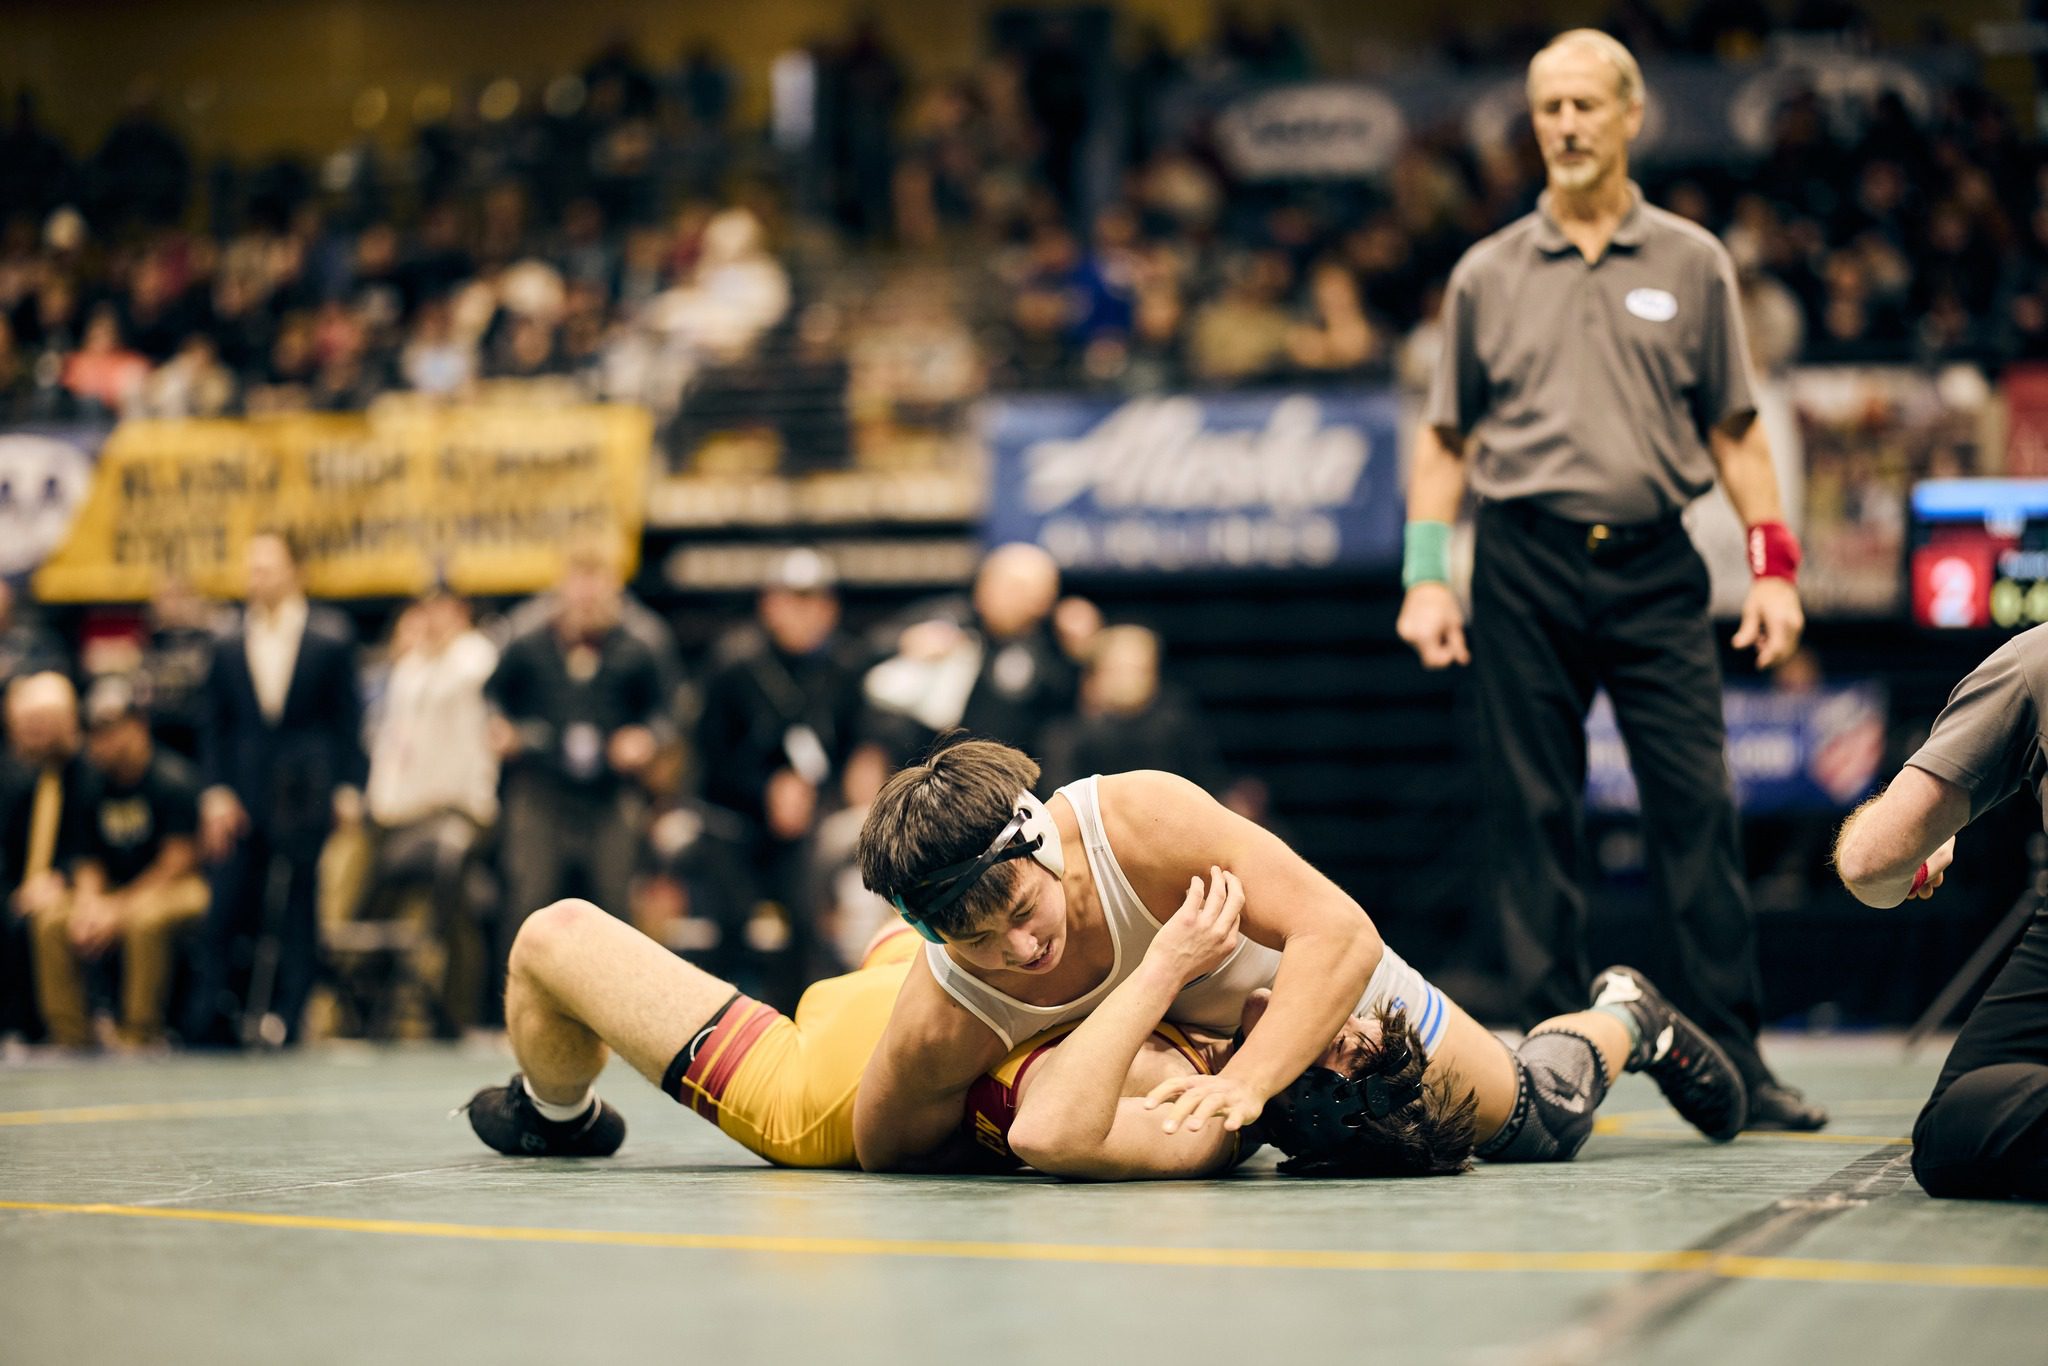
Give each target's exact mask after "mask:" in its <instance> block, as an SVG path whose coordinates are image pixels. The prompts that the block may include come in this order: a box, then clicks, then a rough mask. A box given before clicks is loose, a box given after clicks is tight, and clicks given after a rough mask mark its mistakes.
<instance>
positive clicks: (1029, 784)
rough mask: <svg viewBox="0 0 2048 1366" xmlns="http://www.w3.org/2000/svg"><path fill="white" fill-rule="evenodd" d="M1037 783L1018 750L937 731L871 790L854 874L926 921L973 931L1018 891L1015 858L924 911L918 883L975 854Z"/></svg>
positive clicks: (947, 929) (951, 933) (956, 931)
mask: <svg viewBox="0 0 2048 1366" xmlns="http://www.w3.org/2000/svg"><path fill="white" fill-rule="evenodd" d="M1037 784H1038V763H1037V761H1036V760H1034V759H1032V758H1031V756H1029V755H1028V754H1025V753H1023V752H1022V751H1021V750H1015V749H1012V748H1010V747H1009V746H1008V745H1003V744H997V743H996V742H995V741H993V740H975V739H970V738H969V737H968V734H967V732H965V731H951V732H949V733H947V734H945V735H942V736H940V737H939V739H938V740H937V742H936V743H934V745H933V746H932V750H931V752H930V753H929V754H928V755H927V756H926V757H925V761H924V762H923V763H921V764H912V765H910V766H909V767H907V768H905V769H902V770H901V771H899V772H898V773H897V774H896V775H895V776H894V777H892V778H891V779H889V781H888V782H886V783H884V784H883V785H882V790H881V792H880V793H878V794H877V795H876V797H875V804H874V805H873V806H872V807H870V808H868V818H867V820H866V821H864V822H862V824H861V827H860V843H859V846H858V854H859V858H860V879H861V881H862V882H863V883H865V884H866V885H867V889H868V890H869V891H871V892H873V893H874V894H875V895H877V896H880V897H883V898H885V899H886V898H891V897H898V896H900V897H902V898H903V899H904V901H905V902H906V903H907V904H908V905H909V906H910V909H911V910H912V911H914V912H919V913H920V918H922V919H924V923H925V924H927V925H929V926H930V927H931V928H932V929H934V930H936V931H938V932H939V933H940V934H943V935H946V936H948V937H949V938H957V937H961V936H964V935H968V934H973V933H975V931H976V929H977V928H978V927H979V926H980V925H981V924H982V923H983V922H985V921H987V920H989V919H990V918H991V917H993V916H995V915H997V914H999V913H1001V911H1002V910H1003V909H1004V908H1005V907H1006V906H1008V905H1009V904H1010V902H1011V901H1012V899H1014V898H1015V896H1016V894H1017V882H1016V879H1017V877H1018V875H1019V873H1020V871H1021V869H1022V867H1023V865H1022V863H1021V862H1018V861H1015V860H1013V861H1010V862H1005V863H998V864H996V865H995V866H994V867H992V868H990V869H989V870H988V871H987V872H985V873H983V874H982V875H981V877H980V878H978V879H977V880H976V882H975V884H974V885H973V886H972V887H970V888H968V889H967V891H966V892H965V893H963V894H962V895H961V897H960V898H959V900H957V901H954V902H953V903H952V904H950V905H948V906H945V907H943V908H941V909H939V910H938V911H937V912H935V913H934V914H933V915H931V916H929V917H923V916H922V914H921V913H922V911H923V906H922V904H921V902H920V898H919V891H920V887H919V884H920V883H922V882H923V880H924V879H925V878H926V877H928V876H929V875H930V874H931V873H933V872H935V871H937V870H939V869H942V868H945V867H947V866H948V865H951V864H955V863H960V862H962V861H963V860H968V859H972V858H974V857H976V856H977V855H979V854H981V853H982V852H983V851H985V850H986V849H987V848H988V846H989V843H990V842H991V841H992V840H994V839H995V837H996V836H997V835H999V834H1001V833H1002V831H1003V827H1004V825H1006V824H1008V823H1009V820H1010V818H1011V817H1012V816H1014V815H1016V813H1017V794H1018V793H1019V792H1029V791H1031V790H1032V788H1034V787H1035V786H1037Z"/></svg>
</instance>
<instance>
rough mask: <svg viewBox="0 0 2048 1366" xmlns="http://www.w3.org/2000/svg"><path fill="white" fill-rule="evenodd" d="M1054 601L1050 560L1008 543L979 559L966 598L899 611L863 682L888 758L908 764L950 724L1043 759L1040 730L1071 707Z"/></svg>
mask: <svg viewBox="0 0 2048 1366" xmlns="http://www.w3.org/2000/svg"><path fill="white" fill-rule="evenodd" d="M1059 595H1060V571H1059V566H1058V564H1056V563H1055V562H1054V560H1053V558H1052V556H1050V555H1048V554H1046V553H1045V551H1043V550H1041V549H1039V548H1038V547H1037V546H1035V545H1026V544H1021V543H1013V544H1010V545H1003V546H998V547H996V548H995V549H994V550H992V551H990V552H989V554H988V556H987V557H986V558H985V559H983V560H982V562H981V567H980V569H979V570H978V571H977V572H976V573H975V576H974V588H973V592H972V594H971V596H969V597H964V598H947V599H942V600H940V601H938V602H934V603H927V604H924V605H922V606H920V607H918V608H916V609H913V611H912V612H911V613H909V614H907V615H909V616H910V618H911V624H910V625H908V626H906V627H904V628H903V629H902V630H901V631H900V632H899V633H897V635H896V637H895V640H894V642H893V643H894V646H895V655H894V657H893V658H890V659H888V660H885V661H884V662H883V663H882V664H880V665H878V666H877V667H876V668H875V669H872V670H870V671H869V673H868V677H867V683H866V691H867V696H868V699H869V701H870V702H871V703H873V704H874V705H875V706H876V707H878V708H880V709H881V710H882V711H883V712H884V713H886V714H887V717H886V720H883V721H880V722H879V724H880V725H881V727H882V733H884V734H885V735H886V737H887V739H886V743H887V744H888V746H889V747H890V749H891V751H892V754H891V757H892V758H893V759H895V760H896V761H898V762H907V761H909V760H911V759H914V758H915V757H916V756H917V755H919V754H921V753H923V752H924V750H925V749H927V748H928V747H929V746H930V744H931V741H932V740H933V739H934V738H936V736H937V735H938V733H939V732H942V731H945V730H949V729H951V728H953V727H954V726H960V727H964V728H965V729H967V730H969V731H972V732H973V733H974V734H975V735H977V736H984V737H987V738H991V739H999V740H1001V741H1003V742H1004V743H1005V744H1010V745H1015V746H1017V747H1019V748H1021V749H1024V750H1026V751H1028V752H1030V753H1041V752H1043V751H1042V746H1041V737H1042V734H1043V731H1044V729H1045V726H1046V724H1047V723H1048V722H1050V721H1052V720H1053V719H1054V718H1055V717H1059V716H1064V715H1066V714H1067V713H1068V712H1070V711H1071V710H1073V706H1074V698H1075V689H1076V684H1077V678H1076V672H1075V669H1074V666H1073V664H1072V662H1071V661H1069V660H1068V659H1067V657H1066V655H1065V653H1064V652H1063V651H1062V650H1061V648H1060V644H1059V640H1058V637H1057V636H1056V635H1055V633H1054V631H1053V626H1052V613H1053V608H1054V607H1055V605H1056V604H1057V603H1058V602H1059ZM899 620H900V619H899Z"/></svg>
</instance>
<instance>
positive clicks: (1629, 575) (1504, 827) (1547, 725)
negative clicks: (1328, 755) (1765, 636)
mask: <svg viewBox="0 0 2048 1366" xmlns="http://www.w3.org/2000/svg"><path fill="white" fill-rule="evenodd" d="M1591 531H1592V528H1590V527H1588V526H1587V525H1586V524H1584V523H1579V522H1571V521H1566V520H1565V519H1563V518H1559V517H1555V516H1553V515H1551V514H1549V513H1547V512H1544V511H1542V510H1541V509H1539V508H1537V507H1536V506H1535V505H1534V504H1531V503H1525V502H1509V503H1487V504H1484V505H1482V506H1481V508H1480V510H1479V524H1478V545H1477V558H1476V562H1475V564H1474V566H1473V572H1472V622H1471V629H1470V633H1469V639H1470V645H1471V650H1472V672H1473V680H1474V685H1475V689H1476V691H1477V694H1478V701H1479V715H1480V742H1481V743H1480V752H1481V755H1482V759H1483V761H1484V764H1485V772H1484V775H1483V782H1484V788H1485V798H1484V806H1485V809H1486V816H1487V822H1486V827H1485V828H1486V833H1487V845H1486V847H1487V850H1488V853H1489V854H1490V856H1491V864H1492V867H1491V869H1490V872H1491V885H1492V899H1493V902H1494V906H1495V909H1496V911H1497V913H1498V915H1499V918H1500V923H1501V927H1502V936H1503V945H1504V950H1505V954H1506V966H1507V970H1508V975H1509V979H1510V984H1511V986H1512V987H1513V988H1514V990H1515V991H1516V993H1517V999H1518V1000H1519V1002H1520V1004H1521V1009H1522V1013H1523V1016H1524V1017H1525V1018H1524V1020H1523V1024H1524V1025H1525V1026H1527V1025H1531V1024H1534V1023H1535V1022H1536V1021H1538V1020H1541V1019H1544V1018H1546V1017H1548V1016H1551V1015H1558V1014H1563V1013H1565V1012H1567V1011H1574V1010H1583V1009H1585V1007H1586V990H1587V985H1588V983H1589V981H1590V980H1591V976H1592V967H1591V965H1590V964H1589V963H1588V962H1587V956H1586V945H1585V919H1586V899H1585V894H1584V892H1583V891H1581V890H1580V884H1579V875H1580V872H1581V862H1582V859H1583V851H1584V834H1585V788H1586V713H1587V711H1588V709H1589V708H1590V707H1591V705H1592V701H1593V694H1594V692H1595V691H1596V690H1597V689H1598V688H1601V687H1605V688H1606V689H1607V693H1608V696H1609V697H1610V698H1612V699H1613V702H1614V712H1615V718H1616V720H1617V721H1618V722H1619V724H1620V728H1621V734H1622V738H1623V740H1624V741H1625V742H1626V743H1627V745H1628V754H1629V764H1630V767H1631V768H1632V769H1633V770H1634V772H1635V777H1636V785H1637V787H1638V789H1639V790H1640V792H1641V794H1642V822H1643V838H1644V844H1645V847H1646V850H1647V860H1648V865H1649V874H1650V881H1651V886H1652V888H1653V890H1654V891H1655V893H1656V895H1657V899H1658V901H1659V903H1660V904H1661V905H1662V907H1663V910H1664V913H1665V915H1666V916H1667V917H1668V923H1669V926H1670V932H1671V934H1672V936H1673V938H1674V940H1675V947H1676V949H1677V960H1678V964H1679V975H1678V977H1677V978H1676V979H1674V980H1671V981H1668V982H1664V983H1662V984H1661V985H1662V986H1663V989H1664V991H1665V994H1666V995H1667V996H1668V997H1669V998H1670V999H1671V1001H1672V1003H1673V1004H1674V1005H1676V1006H1677V1007H1678V1008H1679V1009H1680V1010H1682V1011H1684V1012H1685V1013H1686V1014H1687V1015H1690V1016H1691V1017H1692V1018H1693V1019H1694V1020H1695V1021H1697V1022H1698V1024H1699V1025H1700V1027H1701V1028H1702V1029H1704V1030H1706V1031H1707V1032H1708V1033H1709V1034H1711V1035H1712V1036H1713V1037H1714V1038H1715V1040H1716V1041H1718V1042H1719V1043H1720V1044H1721V1046H1722V1047H1723V1048H1725V1049H1727V1050H1728V1053H1729V1056H1730V1057H1731V1058H1733V1059H1734V1061H1735V1063H1736V1065H1737V1066H1738V1067H1739V1068H1741V1070H1742V1072H1743V1074H1744V1077H1745V1079H1747V1080H1749V1081H1751V1082H1752V1083H1754V1082H1759V1081H1763V1080H1767V1079H1769V1077H1770V1073H1769V1070H1768V1069H1767V1068H1766V1067H1765V1065H1764V1062H1763V1058H1762V1056H1761V1055H1760V1054H1759V1053H1758V1052H1757V1046H1756V1033H1757V1027H1758V1024H1759V1022H1760V1017H1761V1009H1762V1005H1761V998H1762V987H1761V984H1760V982H1759V980H1758V974H1757V965H1756V927H1755V923H1754V921H1753V919H1752V917H1751V912H1750V907H1749V897H1748V889H1747V887H1746V885H1745V883H1744V881H1743V875H1742V862H1741V856H1740V849H1739V845H1738V843H1737V831H1736V824H1735V803H1734V799H1733V797H1732V795H1731V791H1730V786H1729V776H1728V762H1727V757H1726V753H1725V750H1726V737H1725V723H1724V721H1723V719H1722V711H1721V669H1720V659H1719V656H1718V653H1717V651H1716V649H1715V645H1714V638H1713V628H1712V623H1711V621H1710V620H1709V618H1708V615H1707V569H1706V565H1705V564H1704V563H1703V562H1702V561H1701V560H1700V557H1699V554H1698V552H1696V551H1695V550H1694V549H1693V546H1692V541H1691V539H1690V538H1689V537H1688V536H1687V535H1686V533H1685V530H1684V528H1683V527H1682V526H1681V525H1679V523H1678V522H1677V520H1676V519H1675V518H1674V519H1672V520H1671V521H1669V522H1668V523H1664V524H1659V525H1657V526H1655V527H1647V528H1644V527H1638V528H1619V529H1616V530H1615V531H1614V532H1613V534H1612V535H1611V536H1610V537H1609V538H1608V539H1606V540H1603V541H1601V542H1599V543H1598V544H1597V545H1596V544H1592V543H1591V542H1590V541H1589V533H1590V532H1591Z"/></svg>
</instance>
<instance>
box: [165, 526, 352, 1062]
mask: <svg viewBox="0 0 2048 1366" xmlns="http://www.w3.org/2000/svg"><path fill="white" fill-rule="evenodd" d="M247 555H248V559H247V574H248V599H249V604H248V608H247V610H246V611H245V612H244V614H243V618H242V622H241V625H240V626H239V627H238V628H237V629H236V630H234V631H232V632H230V633H229V634H228V635H227V636H226V637H225V638H223V640H222V641H221V643H220V648H219V649H218V650H217V651H215V653H214V657H213V665H212V668H211V670H210V671H209V672H208V675H207V682H206V692H205V707H204V713H203V720H202V724H201V735H200V769H201V775H202V778H203V780H204V782H205V784H206V787H205V793H204V796H203V797H202V799H201V808H200V847H201V851H202V853H204V855H205V856H206V858H207V859H208V861H209V862H211V863H212V864H213V865H214V876H213V902H212V906H211V908H210V909H209V910H208V913H207V917H206V930H205V935H204V938H203V942H202V946H201V957H200V964H199V989H198V991H197V992H196V993H195V994H194V998H193V1009H192V1016H191V1018H190V1020H188V1022H187V1030H186V1037H187V1041H188V1042H192V1043H201V1044H204V1043H213V1044H233V1043H236V1042H239V1041H241V1039H242V1032H241V1030H240V1029H239V1028H238V1027H237V1026H238V1022H239V1021H240V1020H241V1018H242V1017H243V1016H244V1014H245V1013H246V1012H247V1011H249V1010H250V1009H252V1008H254V1007H257V1006H263V1007H266V1011H265V1014H264V1015H263V1017H262V1020H261V1022H260V1025H259V1027H258V1029H257V1033H258V1035H259V1037H261V1039H262V1040H263V1041H264V1042H266V1043H270V1044H283V1043H290V1042H295V1041H296V1040H297V1039H298V1036H299V1028H300V1023H301V1021H300V1016H301V1015H302V1014H303V1013H304V1010H305V1005H306V998H307V996H308V995H309V994H310V993H311V991H312V988H313V977H314V973H315V969H316V968H317V966H318V955H319V930H318V917H317V914H316V912H317V904H316V903H317V899H318V890H319V884H318V878H317V874H318V869H319V862H320V850H321V847H322V846H323V845H324V844H325V843H326V840H327V836H328V834H329V832H330V831H332V830H333V828H334V826H335V824H336V823H337V822H341V823H348V822H353V821H356V820H359V819H361V813H362V796H361V789H362V783H363V778H364V768H365V761H364V758H363V752H362V745H361V743H360V739H359V737H360V734H361V728H362V702H361V698H360V694H359V691H358V687H357V680H356V656H355V639H354V633H353V631H352V630H351V629H350V627H349V624H348V621H347V620H346V619H345V618H344V617H342V616H341V615H340V614H339V613H337V612H334V611H331V610H329V609H326V608H320V609H314V608H312V607H310V606H309V605H308V604H307V602H306V597H305V594H304V592H303V591H301V589H300V586H299V566H298V560H297V557H296V556H295V555H294V554H293V551H292V548H291V546H290V545H289V544H288V543H287V542H286V540H285V538H284V537H283V536H282V535H280V534H277V533H275V532H260V533H258V534H257V535H256V536H254V537H252V538H251V539H250V541H249V547H248V552H247ZM274 869H275V870H277V871H278V876H277V877H276V879H275V881H276V882H281V883H282V884H283V886H284V889H285V890H284V899H283V904H282V906H281V907H277V908H272V907H271V906H270V904H269V903H270V900H271V897H270V891H271V888H272V886H273V885H274V883H273V875H272V874H273V870H274ZM266 929H269V930H271V931H272V932H273V933H274V936H275V954H274V960H273V955H272V954H270V953H269V952H268V951H267V949H266V947H265V944H264V931H265V930H266ZM259 949H265V951H264V952H260V953H259V952H258V950H259ZM245 993H247V999H244V994H245Z"/></svg>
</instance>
